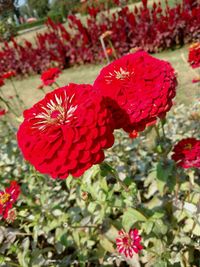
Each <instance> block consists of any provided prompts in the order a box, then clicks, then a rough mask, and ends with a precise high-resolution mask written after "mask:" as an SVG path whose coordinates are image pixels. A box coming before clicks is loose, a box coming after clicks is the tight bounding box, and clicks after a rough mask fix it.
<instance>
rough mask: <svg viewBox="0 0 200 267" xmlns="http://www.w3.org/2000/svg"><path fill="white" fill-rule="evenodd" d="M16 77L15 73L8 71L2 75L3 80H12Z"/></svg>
mask: <svg viewBox="0 0 200 267" xmlns="http://www.w3.org/2000/svg"><path fill="white" fill-rule="evenodd" d="M14 76H16V72H15V71H8V72H6V73H4V74H3V75H2V78H3V79H10V78H11V77H14Z"/></svg>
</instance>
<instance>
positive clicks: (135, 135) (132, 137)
mask: <svg viewBox="0 0 200 267" xmlns="http://www.w3.org/2000/svg"><path fill="white" fill-rule="evenodd" d="M129 137H130V138H131V139H135V138H137V137H138V132H137V131H135V130H133V131H132V132H131V133H129Z"/></svg>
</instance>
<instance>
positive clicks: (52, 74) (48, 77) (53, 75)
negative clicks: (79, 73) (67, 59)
mask: <svg viewBox="0 0 200 267" xmlns="http://www.w3.org/2000/svg"><path fill="white" fill-rule="evenodd" d="M60 73H61V71H60V69H59V68H50V69H48V70H46V71H44V72H43V73H42V75H41V80H42V82H43V85H46V86H48V85H52V84H53V83H55V81H56V79H57V78H58V77H59V74H60Z"/></svg>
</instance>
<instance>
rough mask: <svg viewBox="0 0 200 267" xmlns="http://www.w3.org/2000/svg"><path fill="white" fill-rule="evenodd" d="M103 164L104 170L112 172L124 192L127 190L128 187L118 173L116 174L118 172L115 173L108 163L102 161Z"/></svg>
mask: <svg viewBox="0 0 200 267" xmlns="http://www.w3.org/2000/svg"><path fill="white" fill-rule="evenodd" d="M103 164H104V166H105V167H106V170H107V171H108V172H109V173H110V174H112V175H113V176H114V177H115V179H116V180H117V182H118V183H119V184H120V185H121V187H122V188H123V189H124V190H125V191H126V192H129V188H128V187H127V186H126V185H125V184H124V183H123V181H122V180H121V179H120V178H119V175H118V173H117V171H116V170H115V169H114V168H112V167H111V166H110V165H109V164H108V163H105V162H104V163H103Z"/></svg>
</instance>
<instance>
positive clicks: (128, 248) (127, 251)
mask: <svg viewBox="0 0 200 267" xmlns="http://www.w3.org/2000/svg"><path fill="white" fill-rule="evenodd" d="M118 233H119V236H118V237H117V238H116V244H117V250H118V252H119V253H120V254H124V255H125V257H127V258H128V257H129V258H132V257H133V256H134V254H135V253H136V254H138V253H139V252H140V251H141V250H142V249H143V247H142V245H141V244H140V241H141V237H140V235H139V234H138V230H137V229H131V230H130V231H129V233H126V232H125V231H124V230H120V231H119V232H118Z"/></svg>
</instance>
